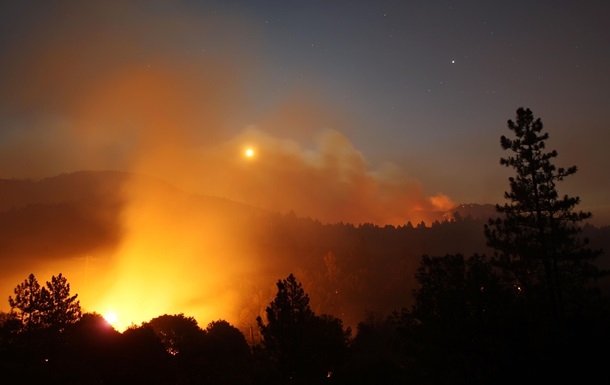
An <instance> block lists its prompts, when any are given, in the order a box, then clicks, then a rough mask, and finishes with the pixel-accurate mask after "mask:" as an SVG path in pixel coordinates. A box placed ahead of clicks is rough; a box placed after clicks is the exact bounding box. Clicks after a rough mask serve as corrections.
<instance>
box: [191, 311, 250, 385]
mask: <svg viewBox="0 0 610 385" xmlns="http://www.w3.org/2000/svg"><path fill="white" fill-rule="evenodd" d="M201 369H202V370H201V374H202V383H209V384H219V385H221V384H227V385H228V384H235V385H247V384H249V383H252V381H253V379H252V352H251V350H250V346H249V345H248V342H247V341H246V337H244V335H243V333H242V332H241V331H240V330H239V329H237V328H236V327H235V326H233V325H231V324H230V323H229V322H227V321H224V320H217V321H213V322H210V323H209V324H208V326H207V327H206V328H205V343H204V355H203V360H202V362H201Z"/></svg>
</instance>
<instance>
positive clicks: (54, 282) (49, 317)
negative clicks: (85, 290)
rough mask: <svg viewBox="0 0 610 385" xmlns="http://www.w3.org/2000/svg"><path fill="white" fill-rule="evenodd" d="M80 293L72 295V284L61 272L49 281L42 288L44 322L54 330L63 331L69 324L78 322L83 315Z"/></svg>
mask: <svg viewBox="0 0 610 385" xmlns="http://www.w3.org/2000/svg"><path fill="white" fill-rule="evenodd" d="M77 298H78V294H74V295H70V284H69V283H68V280H67V279H66V278H65V277H64V276H63V275H62V274H61V273H60V274H59V275H58V276H57V277H56V276H52V277H51V281H47V284H46V288H42V289H41V299H42V306H41V307H42V309H43V311H42V322H43V325H44V326H45V327H48V328H50V329H51V330H52V331H56V332H62V331H63V330H64V329H65V328H66V326H67V325H70V324H73V323H75V322H77V321H78V320H79V319H80V318H81V316H82V312H81V307H80V301H78V300H77Z"/></svg>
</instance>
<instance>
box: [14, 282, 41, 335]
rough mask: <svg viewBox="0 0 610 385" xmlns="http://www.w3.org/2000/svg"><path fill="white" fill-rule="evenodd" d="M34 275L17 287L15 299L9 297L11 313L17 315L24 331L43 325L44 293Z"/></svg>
mask: <svg viewBox="0 0 610 385" xmlns="http://www.w3.org/2000/svg"><path fill="white" fill-rule="evenodd" d="M41 289H42V288H41V286H40V284H39V283H38V280H37V279H36V277H35V276H34V274H30V275H29V276H28V278H27V279H26V280H25V281H23V282H22V283H20V284H19V285H17V287H15V289H14V290H13V293H14V294H15V297H14V298H13V297H12V296H9V297H8V303H9V305H10V307H11V313H14V314H15V315H16V318H17V320H19V321H20V322H21V324H22V327H23V329H24V330H29V329H32V328H36V327H40V326H41V325H42V311H43V308H42V291H41Z"/></svg>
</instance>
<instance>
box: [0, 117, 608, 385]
mask: <svg viewBox="0 0 610 385" xmlns="http://www.w3.org/2000/svg"><path fill="white" fill-rule="evenodd" d="M508 128H509V130H510V131H511V133H512V134H513V136H514V137H513V138H512V139H511V138H508V137H505V136H502V138H501V146H502V148H503V149H504V150H508V151H510V152H511V153H510V155H509V156H508V157H506V158H502V159H501V164H502V165H504V166H507V167H511V168H513V169H514V170H515V172H516V175H515V176H514V177H511V178H510V179H509V184H510V190H509V191H507V192H506V193H505V198H506V200H507V201H508V202H507V203H505V204H504V205H497V208H496V209H497V213H498V217H497V218H491V219H489V221H488V222H487V224H486V225H485V226H484V227H483V229H482V230H483V231H482V233H483V234H484V238H485V240H486V245H487V246H488V247H489V249H490V250H491V253H490V255H487V254H480V253H472V254H470V256H466V255H465V254H461V253H453V254H451V253H449V254H444V255H433V254H423V255H421V256H420V258H419V264H418V265H417V267H416V269H415V274H414V277H413V278H414V280H415V282H416V286H415V287H414V288H413V289H412V291H411V294H412V302H411V303H410V304H409V305H405V306H403V307H402V308H398V309H396V310H394V311H392V312H390V313H389V314H380V313H375V312H371V313H369V314H368V315H367V316H366V317H365V318H364V319H363V320H361V321H360V322H358V324H357V327H356V330H355V331H353V330H352V329H351V328H350V327H346V326H345V325H344V323H343V320H342V319H341V317H336V316H335V315H333V314H331V312H321V313H318V312H316V311H314V310H313V309H312V307H311V305H310V298H309V294H308V293H307V292H306V291H305V290H304V288H303V285H302V283H301V282H300V281H299V280H298V279H297V277H296V275H295V274H292V273H291V274H289V275H288V276H287V277H286V278H284V279H280V280H278V281H277V283H276V286H277V292H276V294H275V297H274V299H273V300H272V301H271V302H270V303H269V304H268V306H266V309H265V313H264V317H263V316H259V317H257V318H256V320H255V321H256V329H257V330H256V334H257V336H258V338H257V339H256V341H255V339H254V338H253V336H250V337H251V338H250V341H248V339H247V338H246V336H245V335H244V334H243V333H242V331H240V330H239V329H238V328H236V327H235V326H233V325H231V324H229V323H228V322H226V321H224V320H217V321H214V322H211V323H210V324H209V325H207V327H205V328H202V327H200V326H199V325H198V323H197V321H196V320H195V319H194V318H192V317H188V316H185V315H184V314H176V315H168V314H165V315H161V316H159V317H156V318H154V319H152V320H150V321H149V322H144V323H143V324H141V325H138V326H136V325H134V326H132V327H130V328H128V329H127V330H126V331H125V332H123V333H119V332H117V331H115V330H114V329H113V328H112V327H111V326H110V325H109V324H108V323H107V322H106V321H105V320H104V319H103V318H102V317H101V316H100V315H99V314H95V313H82V311H81V309H80V304H79V302H78V300H77V295H72V294H71V293H70V286H69V283H68V282H67V280H66V278H65V277H63V276H62V275H61V274H59V275H58V276H57V277H55V276H53V277H52V278H51V281H49V282H47V283H46V285H45V286H41V285H40V284H39V283H38V282H37V280H36V277H35V276H34V275H33V274H31V275H30V276H29V277H28V278H27V279H26V280H25V281H24V282H23V283H21V284H19V285H18V286H17V287H16V288H15V289H14V296H10V297H9V305H10V307H11V311H10V312H9V313H3V314H2V315H1V317H2V318H1V319H0V365H1V366H0V368H1V369H2V370H3V372H4V373H5V374H6V375H7V376H12V377H14V378H26V377H27V379H28V380H30V381H31V382H35V381H45V382H47V383H61V384H72V383H74V384H77V383H78V384H88V383H91V384H94V383H96V384H97V383H111V384H125V383H146V384H203V383H214V384H323V383H327V384H348V383H350V384H351V383H382V384H404V383H415V384H488V383H494V384H504V383H506V384H508V383H515V382H524V381H526V380H527V381H528V382H529V381H544V382H545V383H548V382H557V381H561V382H562V383H565V382H570V381H584V380H585V379H587V378H603V377H602V376H604V375H605V366H604V365H605V356H604V355H603V354H600V353H599V352H600V351H603V349H605V348H607V347H608V346H609V345H608V343H610V330H609V328H608V327H607V325H608V322H609V321H610V301H609V298H608V296H607V293H605V292H604V291H603V290H602V289H603V286H602V285H601V284H600V283H601V282H603V279H604V278H605V277H607V276H608V271H607V270H606V269H604V268H602V267H600V265H599V264H597V263H596V261H597V259H598V257H599V256H600V255H602V250H599V249H593V248H591V247H590V244H589V241H588V239H587V238H586V237H584V236H583V227H582V226H581V225H580V223H581V222H582V221H583V220H586V219H587V218H589V217H590V213H585V212H580V211H576V210H575V207H576V206H577V205H578V204H579V199H578V197H570V196H567V195H565V196H560V195H559V194H558V191H557V189H556V183H557V182H560V181H562V180H563V178H565V177H567V176H569V175H572V174H574V173H575V172H576V168H575V167H569V168H556V167H555V166H554V164H553V163H552V160H553V158H555V157H556V156H557V153H556V152H555V151H550V152H545V141H546V140H547V139H548V133H545V132H543V126H542V123H541V121H540V119H535V118H534V116H533V114H532V112H531V111H530V110H529V109H524V108H519V109H518V110H517V117H516V120H515V121H512V120H509V121H508ZM458 221H464V219H461V218H458ZM435 226H436V228H437V229H438V228H439V226H442V224H440V223H439V224H436V225H435ZM435 226H433V227H435ZM344 228H345V227H343V229H344ZM585 228H586V227H585ZM406 230H407V231H411V230H412V228H408V229H406ZM420 230H423V229H420ZM438 241H439V240H437V242H438ZM295 247H298V245H296V246H295ZM324 263H325V266H326V273H327V275H328V276H327V277H326V278H327V280H329V282H332V283H334V284H335V286H336V287H337V288H341V290H343V287H342V286H341V285H340V283H339V281H338V279H339V278H338V276H339V275H340V274H341V271H340V270H341V268H340V266H339V265H338V264H337V260H336V256H335V255H334V254H333V253H329V254H327V255H326V256H325V258H324ZM364 267H366V268H371V267H372V266H364ZM408 278H409V277H405V278H404V279H408ZM333 280H334V281H333ZM343 285H344V286H345V285H347V284H343ZM329 301H331V300H329ZM331 302H332V301H331ZM331 302H329V303H331ZM336 305H337V306H338V307H340V306H339V304H338V303H337V304H336ZM327 309H329V308H327ZM335 310H337V311H339V312H341V310H340V309H339V308H337V309H335ZM335 314H337V313H335ZM252 334H254V331H252Z"/></svg>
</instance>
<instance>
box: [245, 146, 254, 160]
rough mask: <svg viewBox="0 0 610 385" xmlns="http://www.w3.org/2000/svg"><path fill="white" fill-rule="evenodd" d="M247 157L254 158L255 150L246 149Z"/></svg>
mask: <svg viewBox="0 0 610 385" xmlns="http://www.w3.org/2000/svg"><path fill="white" fill-rule="evenodd" d="M246 156H247V157H248V158H252V157H253V156H254V150H253V149H251V148H248V149H246Z"/></svg>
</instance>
